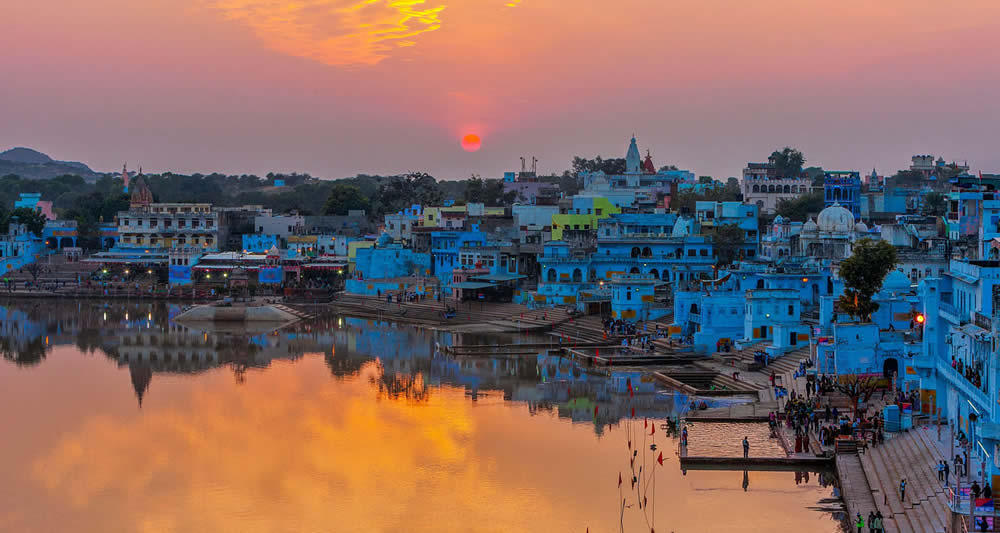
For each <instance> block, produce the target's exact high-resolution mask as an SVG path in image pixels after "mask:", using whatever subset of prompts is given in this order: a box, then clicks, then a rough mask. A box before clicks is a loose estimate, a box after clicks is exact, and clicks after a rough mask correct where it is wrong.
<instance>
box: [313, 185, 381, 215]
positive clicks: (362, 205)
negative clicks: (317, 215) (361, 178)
mask: <svg viewBox="0 0 1000 533" xmlns="http://www.w3.org/2000/svg"><path fill="white" fill-rule="evenodd" d="M356 209H363V210H365V211H368V210H369V209H371V201H369V200H368V197H367V196H365V195H364V194H362V192H361V189H360V188H358V187H355V186H354V185H347V184H343V183H338V184H336V185H334V186H333V188H332V189H330V196H329V198H327V200H326V204H325V205H324V206H323V213H324V214H327V215H341V216H345V215H347V213H348V212H350V211H352V210H356Z"/></svg>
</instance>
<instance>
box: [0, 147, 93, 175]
mask: <svg viewBox="0 0 1000 533" xmlns="http://www.w3.org/2000/svg"><path fill="white" fill-rule="evenodd" d="M7 174H17V175H18V176H21V177H22V178H25V179H33V180H46V179H51V178H54V177H56V176H62V175H63V174H76V175H78V176H81V177H83V178H85V179H91V180H92V179H97V178H98V177H99V176H100V174H98V173H97V172H94V171H93V170H91V169H90V167H88V166H87V165H85V164H83V163H80V162H77V161H56V160H54V159H52V158H51V157H49V156H48V155H46V154H43V153H42V152H39V151H38V150H32V149H31V148H21V147H18V148H11V149H10V150H7V151H5V152H0V176H6V175H7Z"/></svg>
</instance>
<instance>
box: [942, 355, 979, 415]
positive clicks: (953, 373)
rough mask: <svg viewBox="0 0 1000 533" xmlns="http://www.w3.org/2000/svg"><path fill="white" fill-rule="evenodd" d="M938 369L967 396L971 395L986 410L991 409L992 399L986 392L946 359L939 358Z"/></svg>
mask: <svg viewBox="0 0 1000 533" xmlns="http://www.w3.org/2000/svg"><path fill="white" fill-rule="evenodd" d="M937 369H938V373H939V374H943V375H944V376H945V378H946V379H948V380H949V381H951V382H953V383H954V384H955V386H956V387H957V388H958V389H960V390H961V391H962V392H963V393H964V394H965V395H966V396H969V397H970V398H972V399H973V400H975V401H976V402H977V403H978V406H979V407H980V408H981V409H983V410H984V411H990V400H989V398H988V397H987V396H986V393H985V392H983V391H982V390H981V389H979V388H978V387H976V386H975V385H974V384H972V383H971V382H970V381H969V380H967V379H965V376H963V375H962V374H961V373H959V371H958V370H956V369H954V368H952V367H951V365H949V364H948V363H946V362H945V361H944V360H941V359H938V364H937Z"/></svg>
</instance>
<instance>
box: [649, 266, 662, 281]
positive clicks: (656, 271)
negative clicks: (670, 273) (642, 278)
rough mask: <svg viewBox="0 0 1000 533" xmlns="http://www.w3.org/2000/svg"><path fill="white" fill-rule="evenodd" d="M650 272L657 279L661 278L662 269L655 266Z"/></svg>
mask: <svg viewBox="0 0 1000 533" xmlns="http://www.w3.org/2000/svg"><path fill="white" fill-rule="evenodd" d="M649 274H650V275H651V276H653V277H654V278H656V279H660V271H659V270H656V269H655V268H654V269H652V270H650V271H649Z"/></svg>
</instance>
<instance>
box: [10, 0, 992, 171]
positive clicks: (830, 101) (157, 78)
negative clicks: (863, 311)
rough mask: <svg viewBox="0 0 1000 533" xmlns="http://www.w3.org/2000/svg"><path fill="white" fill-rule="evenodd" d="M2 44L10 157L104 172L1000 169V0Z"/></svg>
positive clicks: (265, 26) (78, 20) (505, 15)
mask: <svg viewBox="0 0 1000 533" xmlns="http://www.w3.org/2000/svg"><path fill="white" fill-rule="evenodd" d="M0 50H2V53H0V72H2V73H3V74H2V76H3V77H2V79H3V81H2V83H0V150H3V149H7V148H10V147H13V146H29V147H32V148H36V149H38V150H41V151H43V152H46V153H48V154H49V155H51V156H53V157H56V158H58V159H66V160H79V161H83V162H85V163H87V164H89V165H91V166H92V167H93V168H95V169H96V170H102V171H110V170H114V169H117V168H120V166H121V164H122V162H123V161H125V160H127V161H129V162H130V165H132V164H142V165H143V167H144V168H145V169H147V170H150V171H166V170H173V171H177V172H198V171H200V172H211V171H220V172H226V173H244V172H254V173H258V174H263V173H266V172H268V171H285V172H291V171H299V172H309V173H311V174H313V175H315V176H320V177H331V178H336V177H346V176H351V175H354V174H356V173H359V172H364V173H370V174H371V173H382V174H389V173H398V172H405V171H407V170H425V171H428V172H430V173H432V174H433V175H435V176H436V177H438V178H443V179H455V178H464V177H468V176H469V175H470V174H472V173H477V174H481V175H483V176H486V177H499V176H500V174H501V173H502V172H503V171H504V170H514V169H515V168H516V167H518V166H519V160H518V157H520V156H522V155H524V156H528V157H529V158H530V156H532V155H534V156H536V157H538V158H539V160H540V162H539V170H540V171H543V172H550V171H551V172H561V171H562V170H564V169H566V168H568V166H569V161H570V160H571V158H572V156H573V155H586V156H593V155H595V154H598V153H600V154H602V155H604V156H613V157H623V156H624V153H625V148H626V146H627V143H628V139H629V137H630V136H631V135H632V133H633V132H634V133H635V134H636V135H637V137H638V140H639V145H640V148H641V149H642V150H643V153H645V150H646V149H647V148H648V149H650V150H651V152H652V155H653V158H654V161H655V162H656V164H657V165H663V164H675V165H677V166H679V167H681V168H686V169H690V170H692V171H694V172H696V173H698V174H710V175H714V176H716V177H726V176H735V175H739V172H740V170H741V169H742V168H743V166H744V165H745V163H746V162H747V161H748V160H754V161H757V160H763V159H765V158H766V156H767V154H769V153H770V152H771V150H773V149H775V148H778V147H781V146H785V145H791V146H795V147H798V148H800V149H801V150H802V151H803V152H805V155H806V158H807V160H808V162H807V164H814V165H820V166H823V167H825V168H828V169H845V170H850V169H853V170H862V171H870V170H871V168H872V167H873V166H875V167H877V168H878V170H879V171H880V172H881V173H891V172H893V171H894V170H896V169H899V168H904V167H906V166H907V165H908V164H909V158H910V156H911V155H913V154H917V153H921V154H922V153H929V154H934V155H943V156H944V157H945V158H946V159H948V160H949V161H950V160H953V159H954V160H958V161H964V160H968V161H969V164H970V165H971V167H972V169H973V170H980V169H982V170H984V171H987V172H990V171H1000V150H997V146H998V144H997V137H996V128H997V122H998V118H1000V113H998V111H1000V98H998V97H997V94H998V89H997V87H998V86H1000V69H998V68H997V67H996V65H997V62H998V59H1000V57H998V56H1000V2H997V1H996V0H956V1H954V2H943V1H940V0H883V1H881V2H872V1H871V0H840V1H837V2H828V1H816V0H755V1H752V2H748V1H746V0H665V1H651V0H619V1H617V2H611V3H608V2H597V1H569V0H464V1H459V0H297V1H294V2H292V1H286V0H86V1H84V0H46V1H44V2H24V1H5V2H0ZM467 133H474V134H477V135H479V136H480V137H481V139H482V148H481V149H480V150H479V151H476V152H466V151H464V150H463V149H462V146H461V139H462V137H463V136H464V135H465V134H467Z"/></svg>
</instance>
